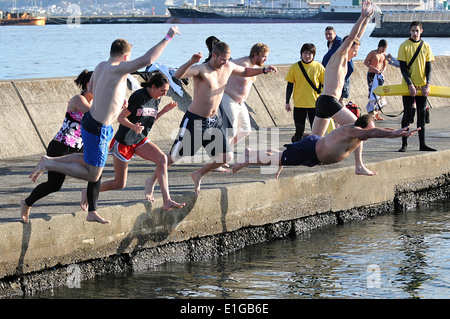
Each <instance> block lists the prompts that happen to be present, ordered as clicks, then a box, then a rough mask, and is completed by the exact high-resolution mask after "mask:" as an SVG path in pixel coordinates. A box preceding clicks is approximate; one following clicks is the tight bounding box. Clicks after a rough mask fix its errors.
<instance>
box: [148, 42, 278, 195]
mask: <svg viewBox="0 0 450 319" xmlns="http://www.w3.org/2000/svg"><path fill="white" fill-rule="evenodd" d="M201 58H202V54H201V53H197V54H194V55H193V56H192V57H191V59H190V60H189V61H188V62H186V63H185V64H183V65H182V66H180V67H179V68H178V69H177V71H176V72H175V77H177V78H189V77H192V78H193V81H194V94H193V98H192V103H191V104H190V105H189V107H188V109H187V111H186V113H185V115H184V117H183V118H182V120H181V124H180V130H179V134H178V137H177V138H176V140H175V141H174V143H173V145H172V148H171V150H170V153H169V156H168V166H170V165H172V164H173V163H175V162H176V161H177V160H179V159H181V158H182V157H184V156H193V155H195V154H196V153H197V151H198V150H199V149H200V148H201V147H202V146H203V147H204V148H205V150H206V152H207V153H208V155H209V156H210V157H211V158H212V161H210V162H208V163H207V164H206V165H205V166H203V167H202V168H200V169H199V170H197V171H195V172H193V173H191V178H192V180H193V181H194V190H195V192H196V193H197V194H199V192H200V184H201V180H202V178H203V176H205V175H206V174H207V173H209V172H210V171H212V170H214V169H216V168H219V167H220V166H222V165H223V164H225V163H227V162H229V161H231V160H232V158H233V152H232V151H231V150H230V148H229V143H228V141H227V136H226V134H225V132H224V129H223V127H222V123H221V121H220V118H219V117H218V116H217V111H218V108H219V104H220V102H221V101H222V97H223V93H224V91H225V86H226V84H227V82H228V79H229V78H230V76H231V75H232V74H233V75H237V76H243V77H253V76H257V75H259V74H266V73H269V72H277V69H276V68H275V67H273V66H269V67H264V68H247V67H243V66H240V65H237V64H235V63H233V62H232V61H229V59H230V48H229V46H228V45H227V44H226V43H224V42H219V43H217V44H216V45H215V46H214V48H213V51H212V57H211V59H210V60H209V61H207V62H205V63H202V64H198V65H194V64H196V63H198V62H199V61H200V60H201ZM155 182H156V175H155V174H153V176H151V177H150V178H149V179H148V180H147V181H146V194H147V198H148V199H149V200H150V201H152V200H153V189H154V185H155Z"/></svg>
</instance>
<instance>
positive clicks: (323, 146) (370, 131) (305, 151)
mask: <svg viewBox="0 0 450 319" xmlns="http://www.w3.org/2000/svg"><path fill="white" fill-rule="evenodd" d="M417 131H420V128H417V129H416V130H413V131H408V127H404V128H402V129H400V130H394V129H391V128H376V127H375V125H374V123H373V117H372V116H371V115H368V114H366V115H363V116H361V117H359V118H358V119H357V120H356V121H355V123H354V124H346V125H342V126H340V127H338V128H336V129H335V130H333V131H331V132H330V133H329V134H327V135H326V136H325V137H320V136H318V135H310V136H308V137H305V138H304V139H302V140H300V141H299V142H296V143H292V144H288V145H286V149H285V150H284V151H280V150H277V149H268V150H263V151H255V150H250V149H246V151H245V154H244V157H243V158H242V157H241V158H240V159H238V161H237V163H236V164H234V165H233V168H232V169H233V173H236V172H238V171H239V170H241V169H242V168H244V167H247V166H248V165H252V164H254V165H275V166H278V170H277V172H276V178H278V176H279V175H280V172H281V170H282V169H283V165H286V166H288V165H290V166H296V165H304V166H309V167H313V166H315V165H320V164H333V163H338V162H340V161H342V160H343V159H345V158H346V157H347V156H348V155H350V153H351V152H353V151H354V150H355V149H357V148H358V147H359V145H360V144H361V143H362V141H365V140H367V139H369V138H395V137H407V136H411V135H412V134H414V133H415V132H417ZM375 174H377V173H376V172H375V173H374V175H375Z"/></svg>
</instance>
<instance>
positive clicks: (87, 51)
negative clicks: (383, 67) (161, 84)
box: [0, 23, 450, 80]
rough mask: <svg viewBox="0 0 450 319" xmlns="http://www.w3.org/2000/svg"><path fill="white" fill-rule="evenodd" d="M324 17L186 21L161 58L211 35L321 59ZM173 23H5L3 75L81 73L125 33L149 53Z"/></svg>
mask: <svg viewBox="0 0 450 319" xmlns="http://www.w3.org/2000/svg"><path fill="white" fill-rule="evenodd" d="M327 25H328V24H325V23H292V24H291V23H282V24H274V23H268V24H257V23H252V24H181V25H178V27H179V29H180V32H181V35H180V36H176V37H175V39H174V40H173V41H172V42H171V43H170V44H169V45H168V46H167V48H166V49H165V50H164V52H163V54H162V55H161V57H160V58H159V59H158V62H159V63H164V64H165V65H166V66H168V67H170V68H178V67H179V66H181V65H182V64H183V63H185V62H186V61H188V60H189V58H190V57H191V56H192V54H194V53H197V52H202V54H203V56H204V57H205V58H206V56H207V55H208V50H207V48H206V45H205V39H206V38H207V37H209V36H211V35H214V36H216V37H217V38H219V39H220V40H222V41H224V42H226V43H228V45H229V46H230V48H231V57H232V58H233V57H235V58H238V57H242V56H246V55H248V54H249V52H250V48H251V47H252V45H253V44H255V43H257V42H263V43H266V44H267V45H268V46H269V47H270V54H269V59H268V61H267V64H292V63H295V62H296V61H298V60H299V59H300V48H301V46H302V45H303V44H304V43H313V44H314V45H315V46H316V49H317V53H316V58H315V59H316V60H317V61H322V57H323V56H324V54H325V53H326V51H327V47H326V40H325V28H326V26H327ZM170 26H171V25H170V24H164V23H161V24H155V23H152V24H111V25H110V24H98V25H91V24H89V25H84V24H81V25H74V24H69V25H68V24H61V25H46V26H1V28H0V52H1V55H2V58H1V63H0V80H8V79H32V78H48V77H61V76H76V75H78V74H79V73H80V72H81V71H82V70H83V69H89V70H93V69H94V68H95V66H96V65H97V64H98V63H99V62H101V61H104V60H107V59H108V57H109V49H110V46H111V43H112V42H113V41H114V40H115V39H117V38H125V39H127V40H128V41H129V42H130V43H131V44H132V45H133V53H132V58H133V57H134V58H136V57H138V56H140V55H142V54H144V53H145V52H146V51H147V50H148V49H150V48H151V47H152V46H154V45H155V44H156V43H158V42H159V41H160V40H161V39H162V38H163V37H164V36H165V34H166V33H167V31H168V29H169V27H170ZM334 27H335V29H336V32H337V34H338V35H339V36H341V37H344V36H345V35H347V34H348V33H349V32H350V30H351V28H352V24H348V23H339V24H335V25H334ZM374 27H375V24H369V26H368V27H367V30H366V32H365V34H364V36H363V38H362V41H361V43H362V44H361V47H360V50H359V53H358V56H357V57H356V58H355V59H356V60H364V58H365V57H366V55H367V54H368V53H369V52H370V51H371V50H374V49H376V48H377V45H378V41H379V40H380V38H372V37H370V33H371V32H372V30H373V28H374ZM408 37H409V31H408V30H405V37H404V38H386V40H387V41H388V52H390V53H392V55H393V56H396V55H397V51H398V47H399V45H400V44H401V43H402V42H403V41H404V40H405V39H406V38H408ZM425 40H426V41H427V42H428V43H429V44H430V45H431V48H432V51H433V53H434V55H450V42H449V41H447V40H445V39H443V38H426V39H425Z"/></svg>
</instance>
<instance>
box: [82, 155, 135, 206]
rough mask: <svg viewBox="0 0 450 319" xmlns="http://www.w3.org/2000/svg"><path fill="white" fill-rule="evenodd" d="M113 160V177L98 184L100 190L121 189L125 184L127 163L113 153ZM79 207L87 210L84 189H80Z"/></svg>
mask: <svg viewBox="0 0 450 319" xmlns="http://www.w3.org/2000/svg"><path fill="white" fill-rule="evenodd" d="M113 162H114V179H110V180H107V181H104V182H102V183H101V185H100V192H106V191H110V190H115V189H123V188H125V186H126V185H127V176H128V163H127V162H122V161H121V160H120V159H118V158H117V157H115V156H114V155H113ZM80 206H81V209H83V210H84V211H85V212H88V200H87V195H86V189H83V190H82V191H81V201H80Z"/></svg>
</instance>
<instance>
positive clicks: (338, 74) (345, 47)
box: [312, 0, 375, 176]
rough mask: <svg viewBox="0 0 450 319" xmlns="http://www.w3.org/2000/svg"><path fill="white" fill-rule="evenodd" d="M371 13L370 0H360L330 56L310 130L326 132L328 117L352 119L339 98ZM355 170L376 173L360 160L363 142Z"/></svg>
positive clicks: (354, 118) (357, 153)
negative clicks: (347, 30)
mask: <svg viewBox="0 0 450 319" xmlns="http://www.w3.org/2000/svg"><path fill="white" fill-rule="evenodd" d="M372 14H373V8H372V5H371V3H370V0H367V1H363V3H362V10H361V16H360V17H359V19H358V21H357V22H356V23H355V25H354V26H353V28H352V30H351V31H350V34H349V35H348V36H347V37H346V38H345V39H344V42H343V43H342V44H341V46H340V47H339V48H338V49H337V51H336V52H335V53H334V54H333V55H332V56H331V58H330V61H329V62H328V64H327V67H326V69H325V80H324V85H323V90H322V94H321V95H320V96H319V98H318V99H317V102H316V117H315V119H314V123H313V126H312V134H313V135H319V136H323V135H324V134H325V132H326V129H327V127H328V124H329V122H330V118H332V119H333V120H334V121H335V122H337V123H338V124H339V125H344V124H349V123H354V122H355V120H356V116H355V115H354V114H353V113H352V112H351V111H350V110H348V109H347V108H346V107H344V106H343V105H342V104H341V103H340V102H339V99H340V97H341V94H342V87H343V86H344V81H345V75H346V74H347V68H348V61H349V60H350V59H352V58H354V57H355V56H356V54H357V53H358V50H359V46H360V43H359V39H361V37H362V35H363V34H364V31H365V29H366V27H367V24H368V23H369V22H370V19H371V17H372ZM355 162H356V163H355V164H356V168H355V173H356V174H358V175H368V176H372V175H375V173H373V172H372V171H370V170H369V169H367V168H366V167H365V166H364V164H363V162H362V143H360V145H359V147H358V149H356V150H355Z"/></svg>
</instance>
